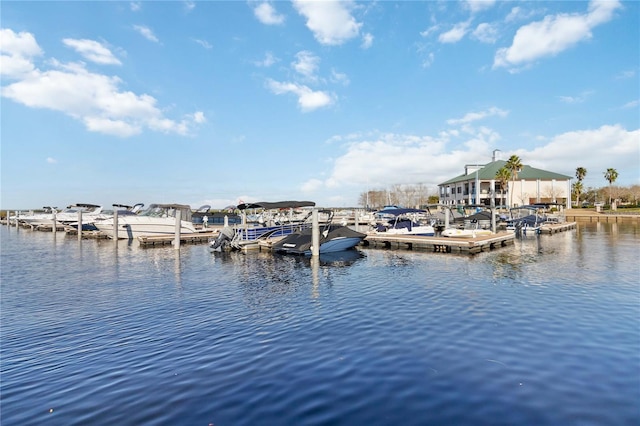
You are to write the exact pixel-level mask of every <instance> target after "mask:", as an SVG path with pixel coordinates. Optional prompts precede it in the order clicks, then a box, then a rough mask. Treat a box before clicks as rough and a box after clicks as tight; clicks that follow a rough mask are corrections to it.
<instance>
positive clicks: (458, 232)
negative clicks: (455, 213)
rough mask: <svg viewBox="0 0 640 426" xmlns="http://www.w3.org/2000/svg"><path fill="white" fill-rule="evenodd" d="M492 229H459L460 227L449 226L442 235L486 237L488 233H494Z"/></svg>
mask: <svg viewBox="0 0 640 426" xmlns="http://www.w3.org/2000/svg"><path fill="white" fill-rule="evenodd" d="M492 234H493V232H491V230H490V229H481V228H478V229H459V228H447V229H443V230H442V232H441V233H440V235H442V236H443V237H452V238H476V237H484V236H487V235H492Z"/></svg>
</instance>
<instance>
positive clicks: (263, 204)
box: [238, 201, 316, 210]
mask: <svg viewBox="0 0 640 426" xmlns="http://www.w3.org/2000/svg"><path fill="white" fill-rule="evenodd" d="M315 205H316V203H314V202H313V201H276V202H268V201H259V202H257V203H242V204H238V210H245V209H260V208H262V209H296V208H298V207H313V206H315Z"/></svg>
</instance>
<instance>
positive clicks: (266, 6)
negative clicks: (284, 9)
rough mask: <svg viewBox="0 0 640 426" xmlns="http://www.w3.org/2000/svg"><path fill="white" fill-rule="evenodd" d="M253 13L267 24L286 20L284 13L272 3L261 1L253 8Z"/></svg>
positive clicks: (280, 22) (277, 23)
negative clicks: (278, 10)
mask: <svg viewBox="0 0 640 426" xmlns="http://www.w3.org/2000/svg"><path fill="white" fill-rule="evenodd" d="M253 13H254V15H255V16H256V18H258V20H259V21H260V22H262V23H263V24H265V25H280V24H282V23H283V22H284V15H281V14H279V13H278V12H277V11H276V9H275V8H274V7H273V5H271V3H268V2H264V3H260V4H259V5H257V6H256V7H255V8H254V9H253Z"/></svg>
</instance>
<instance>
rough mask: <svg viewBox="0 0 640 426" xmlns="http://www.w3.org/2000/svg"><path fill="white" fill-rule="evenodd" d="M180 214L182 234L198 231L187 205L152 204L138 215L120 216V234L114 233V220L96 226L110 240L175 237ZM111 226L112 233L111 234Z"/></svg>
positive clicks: (96, 223) (97, 223)
mask: <svg viewBox="0 0 640 426" xmlns="http://www.w3.org/2000/svg"><path fill="white" fill-rule="evenodd" d="M178 213H179V214H180V234H181V235H185V234H194V233H198V232H200V231H198V230H197V229H196V228H195V226H194V224H193V223H192V222H191V207H190V206H188V205H185V204H151V205H150V206H149V208H147V209H146V210H144V211H141V212H140V213H138V214H132V215H129V214H125V215H122V216H120V215H118V232H117V235H116V233H115V232H113V222H114V219H113V218H111V219H107V220H105V221H97V222H95V226H96V227H97V228H98V230H100V231H101V232H104V233H105V234H107V235H108V236H109V237H110V238H114V236H116V237H117V238H118V239H134V238H138V237H142V236H156V235H157V236H160V235H164V236H167V235H175V232H176V217H177V215H178ZM109 226H111V228H110V232H109Z"/></svg>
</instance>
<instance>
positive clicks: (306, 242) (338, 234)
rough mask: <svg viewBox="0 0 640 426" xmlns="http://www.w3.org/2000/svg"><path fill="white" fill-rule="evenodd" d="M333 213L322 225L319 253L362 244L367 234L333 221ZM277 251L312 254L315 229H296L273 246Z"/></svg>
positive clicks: (332, 251) (339, 250) (338, 250)
mask: <svg viewBox="0 0 640 426" xmlns="http://www.w3.org/2000/svg"><path fill="white" fill-rule="evenodd" d="M332 218H333V215H332V214H330V220H329V221H328V222H327V223H325V224H324V225H322V226H320V227H319V229H318V231H319V235H318V237H319V250H318V253H319V254H325V253H335V252H341V251H345V250H350V249H352V248H354V247H355V246H357V245H358V244H360V243H361V242H362V240H364V239H365V237H366V236H367V235H366V234H363V233H361V232H357V231H354V230H353V229H351V228H349V227H347V226H344V225H338V224H334V223H331V219H332ZM271 248H272V250H273V251H275V252H276V253H286V254H297V255H307V256H308V255H311V254H312V248H313V229H312V228H305V229H303V230H300V231H296V232H294V233H292V234H290V235H287V236H286V237H284V238H282V239H281V240H279V241H277V242H276V243H274V244H273V245H272V246H271Z"/></svg>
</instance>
